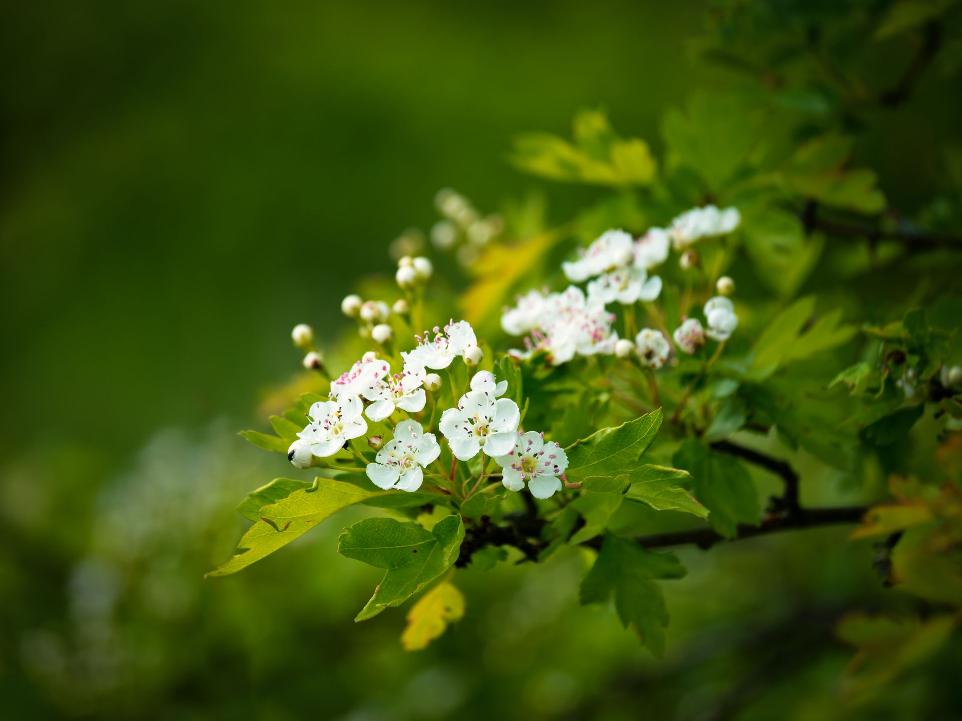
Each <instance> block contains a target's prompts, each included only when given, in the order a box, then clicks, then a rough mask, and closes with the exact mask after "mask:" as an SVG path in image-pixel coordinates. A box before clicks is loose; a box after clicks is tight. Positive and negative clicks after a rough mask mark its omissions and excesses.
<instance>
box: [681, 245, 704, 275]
mask: <svg viewBox="0 0 962 721" xmlns="http://www.w3.org/2000/svg"><path fill="white" fill-rule="evenodd" d="M700 260H701V259H700V258H699V257H698V251H696V250H692V249H691V248H689V249H688V250H686V251H685V252H684V253H682V254H681V258H679V259H678V265H679V266H681V269H682V270H689V269H691V268H696V267H698V263H699V261H700Z"/></svg>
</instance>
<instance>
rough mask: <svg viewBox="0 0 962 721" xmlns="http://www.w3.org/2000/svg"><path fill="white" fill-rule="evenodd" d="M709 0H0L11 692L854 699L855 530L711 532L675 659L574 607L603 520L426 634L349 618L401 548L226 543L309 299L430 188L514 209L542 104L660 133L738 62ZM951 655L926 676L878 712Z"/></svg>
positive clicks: (597, 705) (281, 698)
mask: <svg viewBox="0 0 962 721" xmlns="http://www.w3.org/2000/svg"><path fill="white" fill-rule="evenodd" d="M703 10H704V7H703V5H702V3H699V2H695V1H687V2H684V3H664V2H608V3H604V4H600V3H584V2H575V1H566V2H550V3H548V2H531V3H512V2H501V1H498V2H486V3H473V4H465V3H450V2H439V1H438V2H433V1H429V0H420V1H419V2H405V3H376V2H369V1H362V0H353V1H352V2H332V3H311V2H285V3H255V2H246V1H241V2H204V3H196V2H193V3H192V2H183V1H182V0H173V1H171V2H166V3H120V2H115V1H111V0H91V1H90V2H85V3H49V4H48V3H6V4H4V6H3V8H2V9H0V123H2V129H0V273H2V276H0V303H2V307H3V312H2V314H0V323H2V327H0V334H2V335H0V337H2V338H3V353H2V354H0V388H2V406H3V413H2V418H3V433H2V434H0V609H2V612H0V613H2V616H0V698H2V699H3V702H2V706H3V708H4V711H3V712H0V716H2V717H4V718H11V719H15V718H16V719H21V718H22V719H27V718H29V719H41V718H60V717H66V718H98V719H100V718H103V719H114V718H117V719H120V718H138V719H191V718H197V719H201V718H203V719H208V718H240V717H244V718H250V719H268V720H272V719H277V720H279V721H281V720H285V719H300V718H306V717H312V718H340V719H352V720H361V719H414V718H418V719H420V718H449V717H454V716H457V717H458V718H464V719H473V718H478V719H481V718H491V717H501V718H504V719H512V718H526V719H534V718H610V719H621V718H624V719H629V718H630V719H636V718H642V717H644V718H680V719H715V718H717V719H721V718H729V717H732V716H733V714H734V713H735V711H736V710H741V711H740V713H742V712H743V711H744V709H745V708H748V711H747V712H744V713H742V715H740V716H739V718H758V719H765V718H771V717H773V715H774V714H775V713H776V712H780V711H781V710H782V709H784V708H786V707H787V706H791V707H792V708H794V709H796V710H797V714H796V716H795V717H797V718H819V719H825V718H832V717H834V716H833V714H837V713H839V711H838V710H837V708H836V701H835V695H834V693H835V692H834V689H835V685H836V680H837V678H838V675H839V673H840V671H841V669H842V668H843V667H844V665H845V664H846V663H847V660H848V658H849V657H850V653H849V651H847V650H846V649H845V648H844V647H842V646H841V645H840V644H837V643H836V642H834V641H833V640H832V630H831V629H832V624H833V622H834V621H835V620H836V619H837V618H838V616H839V615H840V614H841V613H842V612H843V611H844V610H845V609H846V608H847V607H848V601H849V599H850V598H851V597H852V596H854V595H858V597H859V599H860V602H861V603H862V604H863V605H864V604H865V602H866V599H868V602H869V605H870V604H871V598H872V593H873V592H872V591H871V590H869V591H867V590H866V589H873V588H877V587H878V584H877V581H876V580H875V579H874V577H873V574H872V570H871V557H870V555H871V550H870V549H868V548H865V547H843V548H842V549H841V550H839V549H838V547H837V544H836V543H835V542H836V541H837V540H838V539H839V538H840V537H841V535H843V533H844V532H843V531H833V530H828V531H824V532H815V533H811V534H808V535H807V536H806V539H807V545H805V546H804V547H802V548H799V547H798V545H797V544H795V545H793V544H785V543H784V542H783V540H782V539H772V540H770V541H769V540H765V541H759V542H757V543H753V544H751V545H750V546H748V547H746V548H738V549H716V550H715V551H713V552H712V554H711V556H710V558H709V557H708V556H706V555H705V554H702V553H700V552H698V551H686V552H685V556H684V560H685V562H686V565H688V566H689V568H690V571H691V574H690V577H689V578H688V579H686V580H685V581H684V582H683V585H682V584H679V585H678V586H677V587H676V588H669V589H668V591H669V605H670V607H671V608H672V612H673V625H672V629H671V631H670V637H669V638H670V640H669V646H670V649H671V651H670V653H669V657H668V658H667V659H666V660H665V661H662V662H655V661H653V660H652V659H650V658H649V657H648V656H647V655H646V654H645V652H644V651H643V650H642V649H641V648H640V646H639V645H638V644H637V642H636V640H635V639H634V638H633V637H632V636H631V634H629V633H626V632H624V631H623V630H622V629H621V628H620V627H619V626H618V623H617V621H616V619H615V617H614V615H613V614H611V613H609V612H607V611H606V610H605V609H602V608H579V607H578V606H577V598H576V595H577V583H578V580H579V578H580V575H581V574H582V573H583V570H584V568H585V563H586V560H585V558H583V557H582V556H581V555H580V554H578V553H571V554H568V555H563V556H561V557H559V558H558V559H556V560H555V561H553V562H551V563H549V564H547V565H545V566H544V567H539V568H537V569H530V568H524V569H518V568H508V567H506V568H504V569H502V570H501V571H499V572H497V573H495V574H487V575H485V574H480V573H474V572H471V571H468V572H466V573H464V574H463V576H464V581H463V585H464V588H465V590H466V595H467V597H468V599H469V604H470V605H469V610H468V617H467V619H466V620H465V621H464V622H463V623H461V624H460V625H458V626H456V627H455V628H454V629H453V630H451V631H450V632H449V633H448V635H447V636H445V637H444V638H443V639H441V640H440V641H439V642H438V643H436V644H435V645H434V646H432V647H431V648H430V649H428V650H427V651H425V652H422V653H418V654H407V653H405V652H404V651H402V649H401V648H400V645H399V642H398V635H399V632H400V629H401V627H402V625H403V612H400V611H399V612H395V613H387V614H383V615H382V616H381V617H379V618H378V619H376V620H375V621H373V622H371V623H368V624H365V625H362V626H355V625H354V624H352V623H351V621H350V619H351V618H352V617H353V614H354V612H355V611H356V609H357V608H359V606H360V604H361V603H362V602H363V601H364V600H365V598H366V593H367V592H368V591H369V589H370V588H371V587H372V585H373V583H374V581H375V578H376V575H377V574H376V572H374V571H373V569H370V568H367V567H363V566H361V565H360V564H356V563H354V562H351V561H348V560H346V559H343V558H341V557H339V556H337V554H336V553H335V550H334V545H335V544H334V536H335V535H336V531H337V528H335V527H333V526H328V527H324V528H322V529H320V530H319V531H318V532H316V533H314V534H312V535H311V536H310V538H307V539H305V540H304V542H302V543H298V544H296V545H295V546H293V547H291V548H289V549H286V550H285V552H284V553H282V554H278V555H277V556H276V557H273V558H271V559H270V560H267V561H265V562H264V563H262V564H259V565H258V566H256V567H253V568H251V569H250V570H249V571H247V572H245V573H244V574H242V575H240V576H237V577H232V578H229V579H225V580H222V581H217V582H213V581H204V580H203V578H202V577H203V573H204V571H205V570H207V569H208V568H210V566H211V565H212V564H214V563H216V562H218V561H220V560H223V558H224V557H225V556H226V555H227V553H228V552H229V549H230V548H231V545H232V543H233V541H234V540H236V538H237V536H238V534H239V531H240V529H241V526H242V524H241V520H240V518H239V517H238V516H236V514H234V512H233V507H234V505H235V503H236V501H237V500H238V499H239V498H240V497H242V495H243V494H244V493H245V492H247V491H248V490H250V489H251V488H253V487H255V486H257V485H260V484H261V483H263V482H264V481H265V480H266V479H269V478H271V477H274V476H276V475H281V474H283V473H285V472H286V468H285V467H284V464H283V463H281V462H280V461H278V460H277V459H273V458H264V457H263V454H260V453H259V452H258V451H256V450H255V449H253V448H252V447H249V446H247V445H246V444H245V443H244V442H243V441H242V440H241V439H240V438H238V437H237V436H236V430H237V429H239V428H244V427H250V426H257V427H260V426H261V425H263V419H262V417H261V416H260V415H259V414H258V412H257V408H258V399H262V398H263V397H264V396H265V394H267V393H268V392H269V391H270V389H271V388H274V387H276V386H277V385H278V384H281V383H283V382H284V381H286V380H288V379H290V378H291V377H292V376H293V375H294V374H295V373H296V371H297V369H298V361H299V358H298V354H297V353H296V352H295V351H294V349H293V348H292V347H291V344H290V340H289V329H290V327H291V326H292V325H293V324H294V323H297V322H310V323H312V324H313V325H314V326H315V328H316V329H317V331H318V333H319V335H321V336H324V337H331V338H335V337H337V336H338V335H339V334H341V333H343V332H345V330H346V329H347V325H346V322H345V320H344V319H343V318H342V317H341V316H340V314H339V311H338V303H339V300H340V298H341V297H343V295H344V294H345V293H347V292H350V291H351V290H352V289H353V286H354V284H355V282H356V279H358V278H360V277H362V276H365V275H368V274H378V273H381V274H389V273H390V272H391V270H392V261H391V260H390V258H389V256H388V253H387V248H388V245H389V243H390V242H391V241H392V239H394V238H395V237H397V236H398V234H399V233H401V232H402V231H404V230H405V228H407V227H409V226H419V227H427V226H429V225H430V224H431V222H433V220H434V219H435V212H434V209H433V207H432V197H433V195H434V193H435V192H436V191H437V190H438V189H439V188H441V187H443V186H453V187H455V188H457V189H458V190H459V191H461V192H463V193H465V194H466V195H467V196H468V197H469V198H471V199H472V201H474V202H475V203H476V204H477V205H478V206H479V207H481V208H486V209H496V208H498V207H500V205H501V204H502V203H503V202H504V201H505V200H506V199H507V198H510V197H517V196H521V195H524V194H525V193H526V192H528V191H529V190H530V189H531V188H533V187H537V186H539V185H540V184H539V183H537V182H536V181H534V180H532V179H531V178H529V177H524V176H522V175H520V174H519V173H517V172H516V171H515V170H513V169H512V168H511V166H510V165H509V163H508V162H506V156H507V152H508V150H509V148H510V144H511V139H512V138H513V137H514V136H515V135H516V134H517V133H519V132H522V131H527V130H546V131H551V132H557V133H561V134H567V131H568V127H569V123H570V119H571V117H572V115H573V113H574V112H575V111H576V110H577V109H579V108H583V107H603V108H605V109H607V111H608V113H609V115H610V117H611V118H612V121H613V123H614V124H615V126H616V127H618V128H623V129H625V130H626V131H628V132H630V134H632V135H635V136H639V137H644V138H647V139H649V140H650V141H651V143H652V145H653V147H654V148H655V150H656V151H657V150H658V149H659V134H658V123H659V119H660V117H661V116H662V114H663V112H664V110H665V109H666V108H667V107H669V106H672V105H678V104H680V103H681V102H682V101H683V100H684V98H685V97H686V96H688V95H689V94H690V93H691V91H692V90H693V89H695V88H702V87H718V85H719V84H720V83H722V82H723V80H722V77H723V76H722V75H721V74H720V73H718V72H716V71H714V70H711V69H709V68H708V67H707V66H706V65H705V64H703V63H702V64H699V63H693V62H692V60H691V54H690V53H688V52H687V47H688V44H689V43H690V41H691V39H692V37H693V36H694V35H695V34H696V33H697V32H698V31H699V28H700V23H701V20H700V18H701V16H702V12H703ZM936 92H937V91H936ZM913 139H914V140H916V141H918V139H917V138H916V136H914V135H906V136H905V138H904V142H905V143H908V145H906V146H905V147H907V148H909V149H910V148H911V142H912V141H913ZM897 169H898V168H897V167H893V168H889V169H888V170H897ZM889 176H890V177H892V178H895V182H896V183H903V185H904V186H905V188H906V189H907V191H906V192H909V193H910V192H911V187H910V186H911V185H912V183H911V181H910V179H905V178H903V179H901V180H900V179H899V174H898V173H897V172H891V173H890V174H889ZM579 192H581V191H578V190H576V189H575V190H564V189H556V191H555V195H554V197H553V201H552V202H553V203H555V204H556V205H555V207H560V208H562V209H563V208H564V204H565V203H566V202H568V201H572V202H573V201H574V200H576V199H577V197H578V193H579ZM829 548H831V549H834V551H833V552H832V553H820V549H829ZM819 555H820V556H821V558H822V559H823V562H822V563H819V564H818V565H817V566H813V564H812V563H811V559H812V557H813V556H819ZM736 578H738V579H741V578H754V579H757V580H756V582H755V583H753V584H752V587H751V588H750V590H749V591H746V589H745V588H744V585H743V584H741V583H736V581H735V580H734V579H736ZM726 579H731V580H726ZM811 588H819V589H822V592H820V593H819V594H818V596H817V597H809V594H810V593H811V591H810V589H811ZM878 592H879V593H881V589H879V591H878ZM746 619H751V624H747V623H745V622H744V621H745V620H746ZM789 648H790V649H791V650H790V652H788V651H786V649H789ZM955 668H958V666H955ZM956 680H957V679H956ZM951 687H952V683H948V684H934V685H933V684H931V683H926V684H924V685H921V686H919V685H916V686H913V685H911V684H909V685H907V686H906V687H905V688H904V690H903V691H900V692H899V693H900V694H901V696H899V697H898V698H896V700H895V701H893V702H892V703H891V705H890V706H889V707H888V712H889V713H891V714H892V715H893V718H894V717H898V714H899V708H900V706H899V705H898V704H899V703H904V704H906V705H907V706H908V707H913V708H914V707H915V706H912V704H917V703H918V700H919V695H920V694H922V695H926V694H928V695H931V694H933V693H935V692H934V691H933V688H941V689H942V692H944V693H947V694H950V693H952V691H951ZM902 696H904V698H902ZM933 703H934V704H935V705H937V706H938V705H939V703H938V700H937V699H935V700H933ZM746 713H747V715H745V714H746ZM876 718H882V716H876Z"/></svg>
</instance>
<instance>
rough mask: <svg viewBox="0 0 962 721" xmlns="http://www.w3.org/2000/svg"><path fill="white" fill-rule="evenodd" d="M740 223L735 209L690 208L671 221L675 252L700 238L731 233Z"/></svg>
mask: <svg viewBox="0 0 962 721" xmlns="http://www.w3.org/2000/svg"><path fill="white" fill-rule="evenodd" d="M740 222H741V215H740V214H739V212H738V209H737V208H727V209H725V210H719V209H718V208H716V207H715V206H714V205H706V206H705V207H703V208H692V209H691V210H688V211H685V212H684V213H682V214H681V215H679V216H678V217H677V218H675V219H674V220H673V221H671V228H670V229H669V233H671V239H672V242H673V243H674V245H675V249H676V250H681V249H683V248H687V247H688V246H689V245H691V244H692V243H694V242H695V241H697V240H699V239H700V238H710V237H712V236H716V235H725V234H726V233H731V232H732V231H733V230H735V228H737V227H738V224H739V223H740Z"/></svg>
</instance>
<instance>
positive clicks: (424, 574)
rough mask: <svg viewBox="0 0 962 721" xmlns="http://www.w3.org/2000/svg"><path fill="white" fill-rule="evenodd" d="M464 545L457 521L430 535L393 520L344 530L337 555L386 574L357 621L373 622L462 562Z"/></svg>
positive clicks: (448, 521) (445, 523)
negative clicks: (458, 560)
mask: <svg viewBox="0 0 962 721" xmlns="http://www.w3.org/2000/svg"><path fill="white" fill-rule="evenodd" d="M462 540H464V525H463V524H462V523H461V517H460V516H457V515H453V516H448V517H446V518H443V519H441V520H440V521H438V522H437V524H435V526H434V528H433V530H431V531H427V530H425V529H424V528H422V527H421V526H419V525H418V524H416V523H401V522H400V521H396V520H394V519H393V518H368V519H366V520H363V521H359V522H358V523H355V524H354V525H353V526H351V527H350V528H347V529H345V530H344V532H343V533H342V534H341V537H340V539H339V540H338V544H337V550H338V552H339V553H340V554H341V555H343V556H346V557H347V558H353V559H356V560H358V561H362V562H363V563H366V564H368V565H370V566H374V567H375V568H384V569H386V571H387V572H386V573H385V574H384V578H382V579H381V582H380V583H379V584H378V585H377V588H376V589H375V590H374V595H373V596H371V599H370V600H369V601H368V602H367V604H366V605H365V606H364V608H363V609H361V612H360V613H358V614H357V617H356V618H355V619H354V620H355V621H366V620H367V619H369V618H373V617H374V616H376V615H378V614H379V613H381V611H383V610H384V609H385V608H387V607H389V606H400V605H401V604H402V603H404V602H405V601H406V600H407V599H408V598H410V597H411V596H413V595H414V594H415V593H417V592H418V591H421V590H422V589H424V588H425V587H426V586H427V585H428V584H430V583H431V582H432V581H433V580H434V579H436V578H437V577H438V576H440V575H441V574H442V573H444V572H445V571H446V570H448V568H450V567H451V565H452V564H453V563H454V562H455V561H456V560H457V558H458V552H459V550H460V548H461V541H462Z"/></svg>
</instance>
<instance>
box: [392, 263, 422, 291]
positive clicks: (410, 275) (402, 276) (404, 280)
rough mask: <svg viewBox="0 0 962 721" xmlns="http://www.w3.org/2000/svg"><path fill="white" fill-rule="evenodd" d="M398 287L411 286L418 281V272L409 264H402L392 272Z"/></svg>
mask: <svg viewBox="0 0 962 721" xmlns="http://www.w3.org/2000/svg"><path fill="white" fill-rule="evenodd" d="M394 280H396V281H397V284H398V287H399V288H413V287H414V286H415V285H416V284H417V282H418V272H417V271H416V270H414V268H413V267H412V266H410V265H402V266H401V267H400V268H398V269H397V272H395V273H394Z"/></svg>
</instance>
